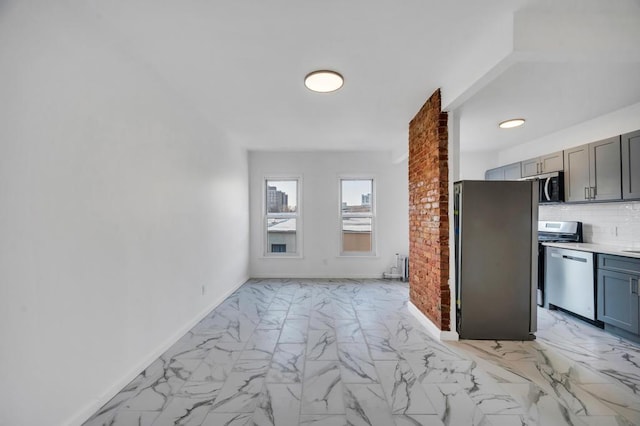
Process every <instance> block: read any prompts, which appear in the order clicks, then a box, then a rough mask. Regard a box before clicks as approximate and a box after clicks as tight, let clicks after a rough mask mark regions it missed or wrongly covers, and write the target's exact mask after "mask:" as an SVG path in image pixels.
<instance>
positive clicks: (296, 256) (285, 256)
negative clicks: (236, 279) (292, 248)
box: [259, 254, 304, 259]
mask: <svg viewBox="0 0 640 426" xmlns="http://www.w3.org/2000/svg"><path fill="white" fill-rule="evenodd" d="M303 258H304V256H303V255H301V254H280V255H277V254H276V255H266V254H263V255H261V256H260V257H259V259H303Z"/></svg>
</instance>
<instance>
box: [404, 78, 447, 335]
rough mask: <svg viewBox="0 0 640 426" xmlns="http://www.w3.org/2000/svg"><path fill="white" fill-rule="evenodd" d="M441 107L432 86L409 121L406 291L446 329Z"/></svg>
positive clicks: (444, 145)
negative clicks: (428, 96)
mask: <svg viewBox="0 0 640 426" xmlns="http://www.w3.org/2000/svg"><path fill="white" fill-rule="evenodd" d="M447 141H448V133H447V113H446V112H442V111H441V110H440V90H439V89H438V90H437V91H436V92H435V93H433V95H431V97H430V98H429V100H427V102H426V103H425V104H424V105H423V107H422V108H421V109H420V111H418V113H417V114H416V116H415V117H414V118H413V120H411V123H409V295H410V298H411V302H413V304H414V305H416V307H418V309H420V310H421V311H422V312H423V313H424V314H425V315H426V316H427V317H429V319H431V321H433V323H434V324H435V325H437V326H438V327H440V329H441V330H449V329H450V319H449V306H450V301H451V298H450V292H449V216H448V210H449V209H448V200H449V167H448V163H447V161H448V152H447Z"/></svg>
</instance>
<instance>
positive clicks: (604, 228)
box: [538, 201, 640, 248]
mask: <svg viewBox="0 0 640 426" xmlns="http://www.w3.org/2000/svg"><path fill="white" fill-rule="evenodd" d="M538 216H539V219H540V220H563V221H571V220H575V221H580V222H582V231H583V237H584V241H585V242H586V243H597V244H609V245H615V246H620V247H628V248H640V201H630V202H623V203H621V202H617V203H591V204H546V205H544V204H543V205H540V209H539V210H538Z"/></svg>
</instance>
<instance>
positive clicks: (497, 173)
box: [484, 167, 504, 180]
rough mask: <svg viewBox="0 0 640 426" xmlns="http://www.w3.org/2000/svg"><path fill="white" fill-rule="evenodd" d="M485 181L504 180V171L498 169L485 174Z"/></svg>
mask: <svg viewBox="0 0 640 426" xmlns="http://www.w3.org/2000/svg"><path fill="white" fill-rule="evenodd" d="M484 180H504V169H503V168H502V167H497V168H495V169H489V170H487V171H486V172H484Z"/></svg>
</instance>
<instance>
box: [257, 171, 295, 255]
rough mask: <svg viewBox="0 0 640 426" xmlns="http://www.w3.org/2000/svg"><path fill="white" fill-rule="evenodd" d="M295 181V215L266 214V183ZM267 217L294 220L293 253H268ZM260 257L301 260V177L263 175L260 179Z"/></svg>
mask: <svg viewBox="0 0 640 426" xmlns="http://www.w3.org/2000/svg"><path fill="white" fill-rule="evenodd" d="M270 180H296V181H297V182H298V184H297V188H296V204H297V205H296V213H276V214H274V213H271V214H269V215H268V214H267V181H270ZM268 217H291V218H296V251H295V253H272V252H270V251H269V247H268V244H269V238H268V236H267V232H268V229H267V218H268ZM261 220H262V257H264V258H269V259H297V258H302V257H303V256H302V176H301V175H288V174H287V175H265V176H263V177H262V219H261Z"/></svg>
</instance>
